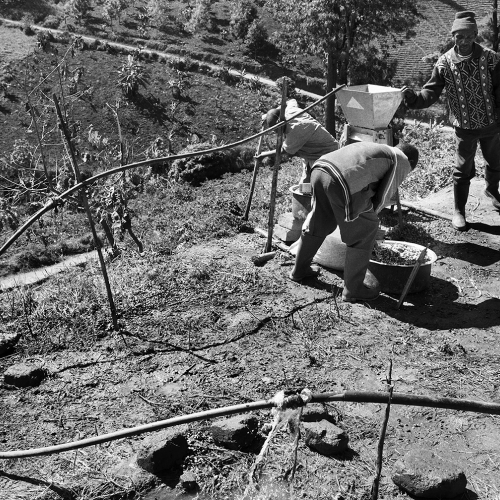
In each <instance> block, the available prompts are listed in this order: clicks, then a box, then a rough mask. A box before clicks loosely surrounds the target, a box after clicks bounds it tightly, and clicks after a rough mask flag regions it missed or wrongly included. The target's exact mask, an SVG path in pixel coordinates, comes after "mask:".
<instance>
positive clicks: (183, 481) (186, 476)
mask: <svg viewBox="0 0 500 500" xmlns="http://www.w3.org/2000/svg"><path fill="white" fill-rule="evenodd" d="M179 484H180V486H181V488H182V489H184V490H185V491H196V490H197V489H198V481H197V480H196V476H195V475H194V474H193V473H192V472H189V471H187V472H184V473H183V474H182V475H181V477H180V478H179Z"/></svg>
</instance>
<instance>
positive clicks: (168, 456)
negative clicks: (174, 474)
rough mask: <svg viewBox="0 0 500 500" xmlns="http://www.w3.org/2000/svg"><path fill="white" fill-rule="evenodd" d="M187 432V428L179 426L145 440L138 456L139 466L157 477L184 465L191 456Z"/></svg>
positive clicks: (154, 434)
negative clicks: (185, 460) (188, 456)
mask: <svg viewBox="0 0 500 500" xmlns="http://www.w3.org/2000/svg"><path fill="white" fill-rule="evenodd" d="M186 431H187V426H177V427H172V428H168V429H164V430H162V431H159V432H155V433H153V434H151V435H150V436H148V437H147V438H145V439H144V441H143V443H142V445H141V449H140V450H139V453H138V456H137V465H139V467H142V468H143V469H144V470H147V471H148V472H151V473H152V474H157V475H158V474H161V473H163V472H165V471H167V470H169V469H172V468H174V467H178V466H180V465H182V462H183V461H184V459H185V458H186V457H187V455H188V454H189V447H188V442H187V439H186V436H185V432H186Z"/></svg>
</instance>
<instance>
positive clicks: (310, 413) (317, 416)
mask: <svg viewBox="0 0 500 500" xmlns="http://www.w3.org/2000/svg"><path fill="white" fill-rule="evenodd" d="M301 420H302V422H319V421H320V420H326V421H328V422H330V423H332V424H333V423H335V422H334V419H333V417H332V415H330V414H329V413H328V410H327V409H326V408H325V407H324V406H323V405H322V404H320V403H310V404H308V405H307V406H305V407H304V409H303V410H302V418H301Z"/></svg>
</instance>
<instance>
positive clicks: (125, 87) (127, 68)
mask: <svg viewBox="0 0 500 500" xmlns="http://www.w3.org/2000/svg"><path fill="white" fill-rule="evenodd" d="M118 73H119V78H118V83H117V85H118V86H119V87H120V89H121V91H122V92H123V95H124V96H125V97H129V98H130V97H133V96H135V95H136V94H137V92H138V91H139V87H140V86H143V87H147V86H148V85H149V81H150V75H149V72H148V71H147V70H146V69H145V67H144V66H143V65H142V64H140V63H139V62H137V61H136V59H135V58H134V57H133V56H131V55H129V56H128V57H127V62H126V63H125V64H124V65H123V66H122V67H121V69H120V71H119V72H118Z"/></svg>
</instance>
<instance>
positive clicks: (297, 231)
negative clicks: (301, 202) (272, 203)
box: [273, 212, 304, 243]
mask: <svg viewBox="0 0 500 500" xmlns="http://www.w3.org/2000/svg"><path fill="white" fill-rule="evenodd" d="M303 224H304V219H297V218H296V217H294V215H293V213H292V212H286V213H284V214H281V215H280V216H279V217H278V223H277V224H276V225H275V226H274V230H273V234H274V236H275V237H276V238H279V239H280V240H281V241H284V242H285V243H293V242H294V241H297V240H298V239H299V238H300V235H301V234H302V225H303Z"/></svg>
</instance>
